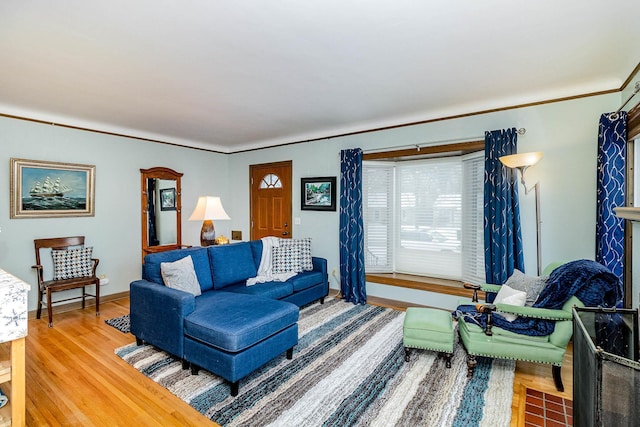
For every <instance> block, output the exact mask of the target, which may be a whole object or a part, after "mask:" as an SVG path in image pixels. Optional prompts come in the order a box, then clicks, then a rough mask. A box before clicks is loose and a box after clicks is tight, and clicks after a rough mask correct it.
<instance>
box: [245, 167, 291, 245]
mask: <svg viewBox="0 0 640 427" xmlns="http://www.w3.org/2000/svg"><path fill="white" fill-rule="evenodd" d="M291 169H292V163H291V161H286V162H278V163H266V164H260V165H251V166H249V173H250V183H251V239H252V240H255V239H260V238H262V237H267V236H275V237H282V238H291Z"/></svg>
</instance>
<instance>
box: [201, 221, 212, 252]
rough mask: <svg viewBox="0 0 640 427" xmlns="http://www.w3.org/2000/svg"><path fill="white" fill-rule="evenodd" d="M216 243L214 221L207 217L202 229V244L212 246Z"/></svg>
mask: <svg viewBox="0 0 640 427" xmlns="http://www.w3.org/2000/svg"><path fill="white" fill-rule="evenodd" d="M215 244H216V230H215V229H214V228H213V221H212V220H210V219H205V220H204V221H203V222H202V229H201V230H200V245H201V246H211V245H215Z"/></svg>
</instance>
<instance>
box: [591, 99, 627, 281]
mask: <svg viewBox="0 0 640 427" xmlns="http://www.w3.org/2000/svg"><path fill="white" fill-rule="evenodd" d="M611 116H613V115H611V114H603V115H602V116H600V126H599V129H598V177H597V181H598V185H597V205H596V209H597V213H596V261H597V262H599V263H600V264H602V265H604V266H605V267H607V268H608V269H609V270H611V271H612V272H613V274H615V275H616V276H617V277H619V278H620V280H622V276H623V272H624V220H623V219H622V218H618V217H617V216H616V215H615V212H614V211H613V208H615V207H617V206H624V205H625V185H626V184H625V173H626V157H627V113H626V112H625V111H621V112H620V113H618V114H617V115H616V116H614V117H613V118H611Z"/></svg>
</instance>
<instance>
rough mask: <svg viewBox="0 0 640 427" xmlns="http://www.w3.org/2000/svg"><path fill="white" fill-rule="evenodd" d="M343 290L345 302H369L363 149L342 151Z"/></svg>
mask: <svg viewBox="0 0 640 427" xmlns="http://www.w3.org/2000/svg"><path fill="white" fill-rule="evenodd" d="M340 291H341V293H342V297H343V298H344V300H345V301H350V302H352V303H354V304H365V303H366V302H367V292H366V280H365V272H364V226H363V222H362V150H361V149H359V148H354V149H350V150H342V151H341V152H340Z"/></svg>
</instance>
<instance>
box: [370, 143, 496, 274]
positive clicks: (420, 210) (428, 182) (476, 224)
mask: <svg viewBox="0 0 640 427" xmlns="http://www.w3.org/2000/svg"><path fill="white" fill-rule="evenodd" d="M483 174H484V157H483V155H482V152H479V153H472V154H468V155H458V156H452V157H440V158H430V159H422V160H411V161H384V162H369V161H365V162H363V214H364V226H365V247H366V257H365V258H366V259H365V262H366V269H367V272H370V273H375V272H378V273H388V272H397V273H408V274H416V275H422V276H430V277H438V278H444V279H454V280H468V281H473V282H475V283H478V282H483V281H484V231H483V209H484V203H483Z"/></svg>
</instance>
